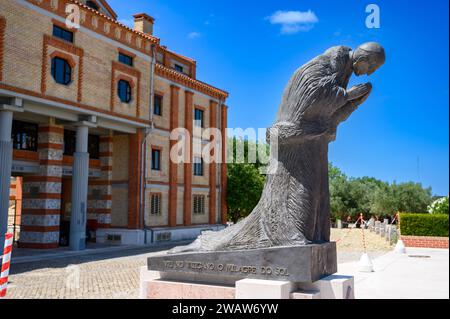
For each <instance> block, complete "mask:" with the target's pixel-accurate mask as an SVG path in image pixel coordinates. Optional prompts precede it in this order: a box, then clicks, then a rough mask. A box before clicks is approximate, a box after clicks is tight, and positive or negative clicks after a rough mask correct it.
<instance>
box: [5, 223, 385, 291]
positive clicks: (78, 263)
mask: <svg viewBox="0 0 450 319" xmlns="http://www.w3.org/2000/svg"><path fill="white" fill-rule="evenodd" d="M361 236H362V235H361V230H357V229H355V230H335V229H333V230H332V240H335V241H338V244H337V247H338V262H339V263H342V262H348V261H356V260H358V259H359V258H360V257H361V253H362V251H363V245H362V240H361ZM366 242H367V249H368V251H369V255H371V257H372V258H375V257H377V256H380V255H382V254H384V253H386V251H388V250H390V249H391V247H390V246H389V245H388V244H387V243H386V242H385V241H384V239H382V238H380V237H379V236H377V235H375V234H369V232H367V234H366ZM164 249H167V248H164ZM162 252H163V251H161V249H160V251H158V250H155V249H153V250H152V251H149V248H136V249H133V250H127V251H115V252H110V253H100V254H96V255H86V256H78V257H76V256H73V257H66V258H63V259H53V260H45V261H40V262H29V263H23V264H12V265H11V276H10V284H9V285H8V295H7V298H26V299H29V298H39V299H54V298H55V299H73V298H82V299H134V298H138V296H139V269H140V267H141V266H145V265H146V260H147V257H148V256H150V255H152V254H158V253H162Z"/></svg>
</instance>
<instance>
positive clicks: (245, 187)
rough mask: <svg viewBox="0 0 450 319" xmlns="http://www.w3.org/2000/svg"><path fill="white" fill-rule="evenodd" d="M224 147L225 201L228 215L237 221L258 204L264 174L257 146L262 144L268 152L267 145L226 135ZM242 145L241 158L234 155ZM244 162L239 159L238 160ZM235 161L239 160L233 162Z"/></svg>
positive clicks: (233, 220) (262, 162)
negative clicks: (225, 167)
mask: <svg viewBox="0 0 450 319" xmlns="http://www.w3.org/2000/svg"><path fill="white" fill-rule="evenodd" d="M227 143H228V148H227V161H228V163H229V164H228V165H227V169H228V173H227V177H228V187H227V202H228V218H229V220H231V221H232V222H235V223H236V222H238V221H239V220H240V219H242V218H245V217H246V216H248V214H250V213H251V212H252V210H253V209H254V208H255V206H256V205H257V204H258V202H259V199H260V198H261V194H262V191H263V188H264V182H265V176H264V175H262V174H261V172H260V168H261V167H262V166H264V165H265V163H264V161H261V159H260V158H259V157H258V156H254V155H255V154H256V153H257V150H258V148H260V147H262V148H264V151H265V153H266V154H268V150H269V146H268V145H267V144H266V143H261V142H254V141H249V140H244V139H241V138H236V137H234V138H228V141H227ZM240 149H243V150H244V152H243V154H241V155H242V157H243V158H238V156H237V152H238V150H240ZM242 160H243V162H244V163H241V162H240V161H242ZM236 161H239V163H236Z"/></svg>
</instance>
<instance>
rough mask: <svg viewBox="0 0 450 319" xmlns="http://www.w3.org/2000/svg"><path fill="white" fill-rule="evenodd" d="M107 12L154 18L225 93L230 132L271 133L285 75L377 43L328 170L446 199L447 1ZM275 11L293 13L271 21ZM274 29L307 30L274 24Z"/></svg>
mask: <svg viewBox="0 0 450 319" xmlns="http://www.w3.org/2000/svg"><path fill="white" fill-rule="evenodd" d="M109 3H110V4H111V6H112V7H113V8H114V9H115V10H116V11H117V13H118V14H119V19H121V20H123V21H124V22H125V23H128V24H129V23H131V21H132V15H133V14H134V13H138V12H146V13H148V14H149V15H151V16H153V17H154V18H155V19H156V22H155V35H156V36H158V37H160V38H161V42H162V44H164V45H167V46H168V47H169V48H170V49H172V50H175V51H177V52H179V53H181V54H184V55H187V56H189V57H192V58H194V59H196V60H197V65H198V70H197V75H198V78H199V79H200V80H202V81H205V82H208V83H210V84H212V85H214V86H217V87H219V88H222V89H225V90H227V91H228V92H230V98H229V100H228V105H229V107H230V109H229V126H230V127H242V128H247V127H255V128H258V127H268V126H270V125H271V124H272V122H273V120H274V118H275V114H276V111H277V109H278V105H279V101H280V98H281V94H282V91H283V89H284V86H285V85H286V83H287V81H288V80H289V77H290V75H291V74H292V72H294V71H295V69H296V68H298V67H300V66H301V65H302V64H304V63H305V62H307V61H308V60H310V59H311V58H313V57H315V56H316V55H318V54H320V53H322V52H323V51H325V50H326V49H327V48H329V47H331V46H334V45H340V44H342V45H347V46H351V47H357V46H358V45H359V44H361V43H364V42H367V41H378V42H380V43H381V44H382V45H383V46H384V47H385V49H386V53H387V61H386V64H385V65H384V66H383V67H382V68H381V69H380V70H378V71H377V72H376V73H375V74H373V75H372V76H371V77H370V81H371V82H372V83H373V85H374V90H373V92H372V95H371V97H370V98H369V99H368V101H367V102H366V103H365V104H364V105H362V106H361V108H360V109H359V110H358V111H357V112H355V113H354V114H353V115H352V117H350V119H349V120H348V121H347V122H346V123H344V124H343V125H341V126H340V128H339V130H338V136H337V140H336V142H334V143H332V144H331V145H330V160H331V161H332V162H333V163H334V164H335V165H337V166H338V167H340V168H341V169H342V170H343V171H344V172H345V173H346V174H347V175H349V176H354V177H359V176H373V177H376V178H379V179H382V180H385V181H389V182H392V181H394V180H396V181H397V182H404V181H415V182H421V183H422V184H423V185H424V186H432V187H433V193H434V194H439V195H447V194H448V193H449V191H448V189H449V177H448V176H449V169H448V166H449V151H448V150H449V149H448V146H449V140H448V137H449V122H448V121H449V119H448V117H449V104H448V99H449V89H448V85H449V83H448V78H449V74H448V72H449V65H448V63H449V62H448V60H449V42H448V37H449V34H448V28H449V25H448V23H449V19H448V10H449V8H448V1H446V0H430V1H407V0H395V1H392V0H369V1H360V0H349V1H332V0H321V1H319V0H302V1H300V0H296V1H291V0H278V1H256V0H248V1H244V0H241V1H238V0H227V1H206V0H202V1H201V0H191V1H180V0H148V1H147V0H134V1H123V0H110V1H109ZM370 3H375V4H377V5H378V6H379V8H380V10H381V12H380V13H381V16H380V17H381V27H380V29H368V28H366V26H365V20H366V17H367V15H368V13H366V12H365V8H366V6H367V5H368V4H370ZM279 11H282V12H287V11H296V12H297V13H294V14H290V15H283V14H281V15H279V14H278V15H274V14H276V13H277V12H279ZM309 11H310V12H309ZM270 17H272V19H270ZM282 21H285V22H288V21H291V22H292V21H305V23H297V24H295V23H290V24H289V23H287V24H284V25H283V24H277V23H276V22H279V23H281V22H282ZM365 81H368V79H366V78H365V77H360V78H356V79H354V80H353V81H352V83H353V84H354V83H361V82H365Z"/></svg>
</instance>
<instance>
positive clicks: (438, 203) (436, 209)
mask: <svg viewBox="0 0 450 319" xmlns="http://www.w3.org/2000/svg"><path fill="white" fill-rule="evenodd" d="M448 210H449V203H448V196H446V197H441V198H438V199H436V200H435V201H434V202H433V203H431V205H430V206H428V212H429V213H430V214H447V215H448Z"/></svg>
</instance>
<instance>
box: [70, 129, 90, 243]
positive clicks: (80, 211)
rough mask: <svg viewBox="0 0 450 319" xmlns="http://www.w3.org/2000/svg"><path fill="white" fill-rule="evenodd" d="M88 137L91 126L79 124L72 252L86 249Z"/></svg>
mask: <svg viewBox="0 0 450 319" xmlns="http://www.w3.org/2000/svg"><path fill="white" fill-rule="evenodd" d="M88 135H89V126H88V125H87V124H86V123H80V124H78V127H77V142H76V151H75V154H73V173H72V174H73V175H72V214H71V216H70V249H71V250H84V249H85V248H86V217H87V194H88V179H89V153H88Z"/></svg>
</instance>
